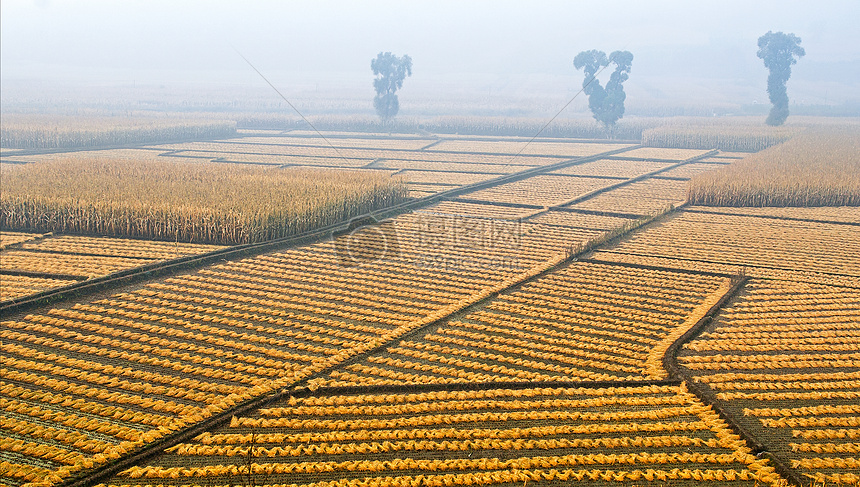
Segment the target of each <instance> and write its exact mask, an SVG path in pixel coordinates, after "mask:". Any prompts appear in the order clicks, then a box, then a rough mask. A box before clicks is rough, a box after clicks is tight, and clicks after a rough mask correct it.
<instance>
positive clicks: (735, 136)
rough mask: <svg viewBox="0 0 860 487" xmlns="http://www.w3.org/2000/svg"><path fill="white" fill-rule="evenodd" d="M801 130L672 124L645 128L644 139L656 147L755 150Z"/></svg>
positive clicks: (756, 125) (733, 125)
mask: <svg viewBox="0 0 860 487" xmlns="http://www.w3.org/2000/svg"><path fill="white" fill-rule="evenodd" d="M801 130H802V129H800V128H798V127H768V126H766V125H762V124H760V123H757V124H755V125H753V124H750V123H746V124H731V123H725V124H718V125H716V126H713V125H711V126H708V125H704V124H699V125H696V124H690V125H686V126H685V125H676V124H673V125H665V126H662V127H654V128H649V129H646V130H644V131H643V132H642V143H643V144H645V145H650V146H654V147H677V148H686V149H706V148H707V149H720V150H726V151H744V152H756V151H760V150H763V149H766V148H768V147H771V146H773V145H777V144H780V143H783V142H785V141H786V140H789V139H791V138H792V137H793V136H795V135H797V134H798V133H800V132H801Z"/></svg>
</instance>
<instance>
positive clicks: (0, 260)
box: [0, 232, 223, 301]
mask: <svg viewBox="0 0 860 487" xmlns="http://www.w3.org/2000/svg"><path fill="white" fill-rule="evenodd" d="M3 235H4V236H5V235H6V233H5V232H4V234H3ZM27 235H36V236H41V234H27ZM220 248H223V247H221V246H217V245H198V244H187V243H176V242H157V241H152V240H132V239H121V238H110V237H81V236H70V235H62V236H49V237H46V238H44V239H39V240H27V241H24V242H22V243H20V244H19V245H18V246H16V247H15V250H11V249H10V250H5V251H3V252H0V271H7V272H13V273H15V272H24V273H39V274H43V276H41V277H39V276H38V275H36V276H34V277H23V276H11V275H8V274H4V275H2V276H0V288H2V290H0V301H6V300H9V299H15V298H19V297H23V296H25V295H29V294H34V293H38V292H41V291H46V290H48V289H52V288H57V287H62V286H65V285H68V284H72V283H74V282H77V281H79V280H84V279H87V278H92V277H99V276H104V275H107V274H110V273H113V272H118V271H121V270H127V269H132V268H135V267H140V266H142V265H146V264H151V263H153V262H157V261H161V260H168V259H176V258H180V257H185V256H189V255H197V254H203V253H206V252H211V251H213V250H217V249H220Z"/></svg>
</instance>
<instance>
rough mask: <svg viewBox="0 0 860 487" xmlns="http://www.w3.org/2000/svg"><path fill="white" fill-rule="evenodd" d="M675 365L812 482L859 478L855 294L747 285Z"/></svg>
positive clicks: (794, 285)
mask: <svg viewBox="0 0 860 487" xmlns="http://www.w3.org/2000/svg"><path fill="white" fill-rule="evenodd" d="M679 361H680V363H681V365H682V366H683V367H685V368H686V369H687V370H688V371H689V373H690V374H691V375H692V376H693V377H694V378H695V380H696V381H698V382H702V383H704V384H707V385H708V386H709V388H710V389H711V390H712V391H713V393H714V394H715V396H716V398H717V399H718V400H719V401H720V402H721V403H722V404H725V405H726V407H728V408H729V409H730V410H731V412H732V414H733V415H734V416H735V417H736V418H737V419H738V420H739V421H741V423H742V424H743V425H744V426H745V427H746V428H748V429H749V431H751V432H753V433H754V434H755V435H756V437H757V438H761V441H762V442H763V443H765V444H766V445H767V446H768V447H769V448H770V451H772V452H774V453H776V454H777V455H779V456H780V457H782V458H785V459H786V460H787V463H789V464H790V466H791V468H792V469H796V470H798V471H799V472H800V473H801V474H802V476H803V477H804V478H805V479H807V480H808V481H809V482H810V483H812V482H817V483H821V484H825V483H826V484H827V485H831V484H837V483H843V484H846V485H856V484H857V483H858V482H860V474H858V472H860V463H858V462H860V456H858V454H860V444H858V439H860V406H858V405H860V380H858V379H860V290H858V289H856V288H845V287H839V286H836V287H834V286H824V285H817V284H807V283H799V282H786V281H768V280H754V281H752V282H751V283H750V284H749V285H747V286H746V288H745V291H744V292H743V293H742V294H741V295H740V296H738V297H737V298H736V299H735V300H733V301H732V302H731V303H730V304H729V305H728V306H726V307H725V308H723V309H722V310H721V311H720V313H719V314H718V315H717V318H716V320H715V321H714V323H713V324H712V325H710V326H709V327H708V329H707V330H706V331H705V333H703V334H702V335H701V336H699V337H698V338H696V339H695V340H693V341H691V342H690V343H688V344H686V345H685V346H684V349H683V351H682V352H681V354H680V357H679Z"/></svg>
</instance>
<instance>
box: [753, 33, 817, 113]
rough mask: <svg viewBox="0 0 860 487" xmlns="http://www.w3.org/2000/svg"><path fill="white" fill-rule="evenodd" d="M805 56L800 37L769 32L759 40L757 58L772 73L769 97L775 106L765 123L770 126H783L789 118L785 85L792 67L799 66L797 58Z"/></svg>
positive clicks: (768, 78)
mask: <svg viewBox="0 0 860 487" xmlns="http://www.w3.org/2000/svg"><path fill="white" fill-rule="evenodd" d="M805 55H806V50H804V49H803V48H802V47H800V37H797V36H796V35H794V34H784V33H782V32H771V31H768V32H767V34H765V35H763V36H761V37H759V38H758V53H757V56H758V57H759V58H761V59H762V60H764V66H765V67H766V68H767V69H768V70H769V71H770V74H768V75H767V95H768V97H769V98H770V102H771V104H773V106H772V107H771V109H770V114H769V115H768V116H767V120H766V121H765V123H767V124H768V125H774V126H776V125H782V124H783V123H785V120H786V119H787V118H788V91H787V90H786V87H785V84H786V83H787V82H788V78H790V77H791V65H792V64H797V59H796V58H801V57H803V56H805ZM795 57H796V58H795Z"/></svg>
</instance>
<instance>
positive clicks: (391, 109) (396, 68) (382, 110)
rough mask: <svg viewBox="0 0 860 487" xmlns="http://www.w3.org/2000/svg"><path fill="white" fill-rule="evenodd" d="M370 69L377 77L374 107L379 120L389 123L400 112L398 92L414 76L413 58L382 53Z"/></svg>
mask: <svg viewBox="0 0 860 487" xmlns="http://www.w3.org/2000/svg"><path fill="white" fill-rule="evenodd" d="M370 69H372V70H373V74H375V75H376V79H374V80H373V89H375V90H376V96H375V97H374V98H373V107H374V108H376V114H377V115H379V118H381V119H382V121H383V122H387V121H389V120H391V119H392V118H394V116H395V115H397V112H398V111H400V102H399V101H398V100H397V94H396V92H397V90H399V89H400V88H402V87H403V80H404V79H406V77H407V76H412V58H411V57H409V56H408V55H404V56H403V57H397V56H395V55H394V54H391V53H390V52H385V53H382V52H380V53H379V54H378V55H377V56H376V59H373V60H371V61H370Z"/></svg>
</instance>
